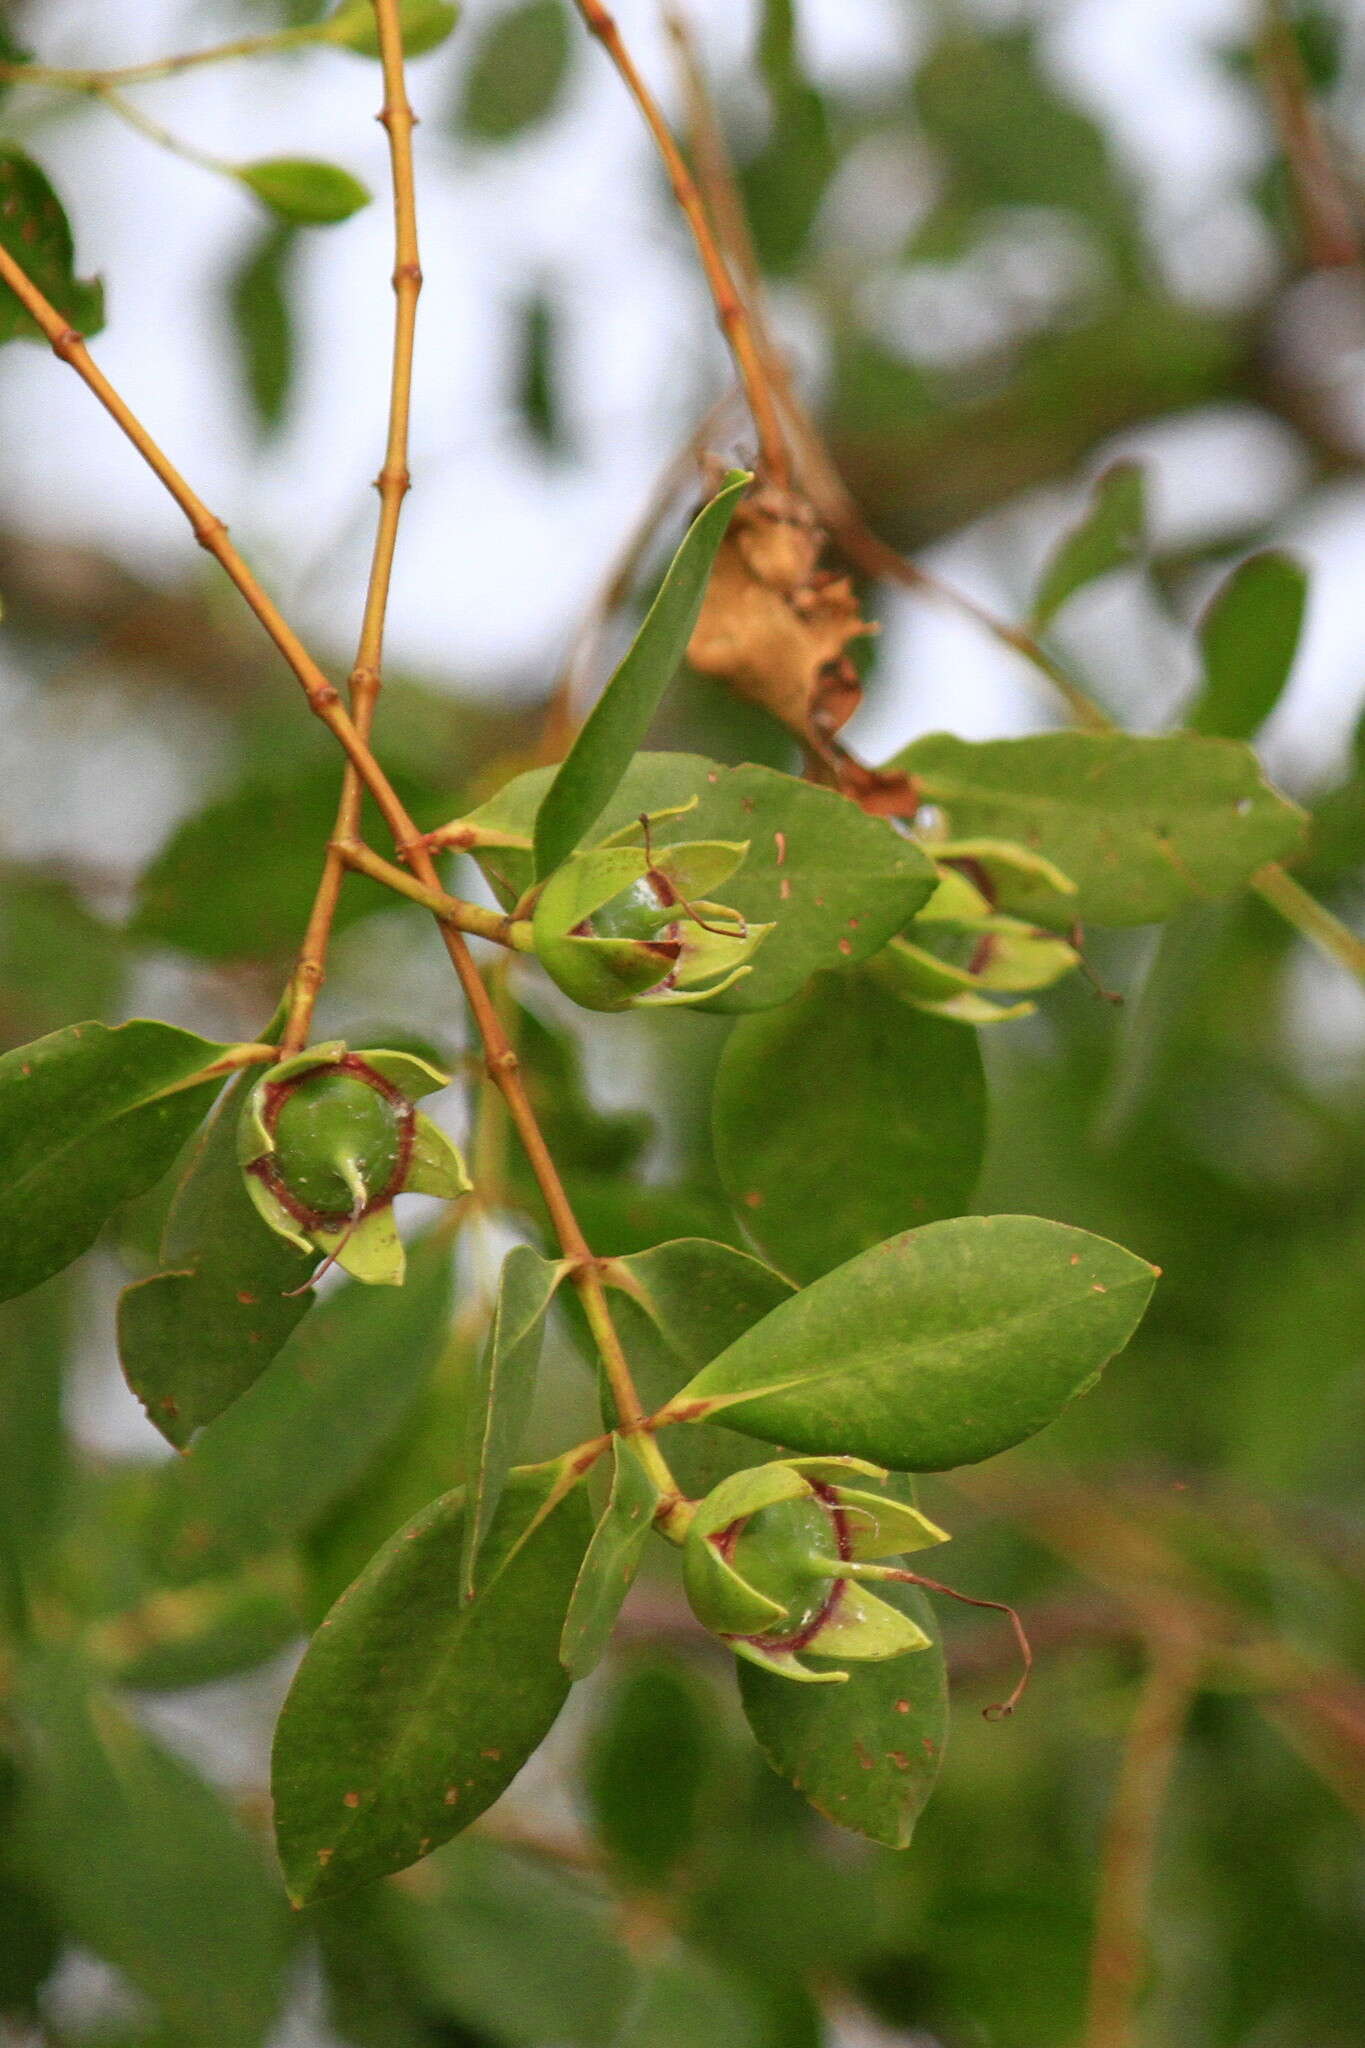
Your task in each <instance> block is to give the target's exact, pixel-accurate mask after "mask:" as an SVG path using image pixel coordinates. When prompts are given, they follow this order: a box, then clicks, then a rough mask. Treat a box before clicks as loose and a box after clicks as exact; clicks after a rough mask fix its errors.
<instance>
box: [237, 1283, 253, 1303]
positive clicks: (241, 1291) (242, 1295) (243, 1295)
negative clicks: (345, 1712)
mask: <svg viewBox="0 0 1365 2048" xmlns="http://www.w3.org/2000/svg"><path fill="white" fill-rule="evenodd" d="M237 1299H238V1301H240V1302H241V1304H242V1307H243V1308H254V1307H255V1306H256V1301H257V1297H256V1296H255V1295H254V1294H248V1293H247V1291H246V1289H245V1288H244V1287H239V1288H238V1290H237Z"/></svg>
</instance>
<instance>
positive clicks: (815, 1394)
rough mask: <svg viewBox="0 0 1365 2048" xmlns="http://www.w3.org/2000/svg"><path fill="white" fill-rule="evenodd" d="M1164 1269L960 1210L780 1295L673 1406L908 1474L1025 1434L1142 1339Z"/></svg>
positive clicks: (1022, 1221)
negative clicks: (1139, 1332)
mask: <svg viewBox="0 0 1365 2048" xmlns="http://www.w3.org/2000/svg"><path fill="white" fill-rule="evenodd" d="M1156 1277H1157V1275H1156V1270H1155V1268H1154V1267H1152V1266H1149V1265H1147V1264H1146V1262H1145V1261H1144V1260H1142V1259H1138V1258H1135V1257H1134V1256H1133V1254H1132V1253H1131V1252H1126V1251H1124V1250H1122V1249H1121V1247H1120V1246H1118V1245H1116V1244H1110V1243H1109V1241H1108V1239H1107V1238H1102V1237H1092V1236H1091V1235H1090V1233H1089V1232H1088V1231H1084V1230H1073V1229H1071V1228H1070V1227H1069V1226H1068V1225H1067V1224H1064V1223H1048V1222H1045V1221H1044V1220H1043V1219H1042V1218H1041V1217H1038V1216H963V1217H958V1218H956V1219H955V1220H953V1221H952V1222H947V1223H930V1224H926V1225H925V1227H924V1229H922V1230H910V1231H907V1232H906V1233H905V1234H904V1235H903V1236H901V1237H893V1238H890V1239H888V1241H887V1242H886V1243H885V1244H880V1245H876V1246H874V1248H873V1249H872V1250H871V1251H867V1252H862V1253H860V1255H859V1256H858V1257H857V1258H856V1259H850V1260H849V1262H848V1264H847V1265H846V1266H839V1267H836V1269H835V1270H834V1272H832V1273H827V1274H826V1275H825V1277H824V1278H823V1279H822V1280H817V1281H815V1282H814V1283H813V1284H812V1285H811V1286H810V1287H807V1288H805V1289H803V1290H802V1292H801V1293H800V1294H797V1295H795V1296H793V1298H792V1299H791V1300H790V1301H786V1302H783V1303H782V1304H781V1306H780V1307H778V1308H775V1309H774V1310H773V1311H772V1313H771V1314H770V1315H768V1316H766V1317H765V1318H764V1320H763V1321H762V1322H761V1323H758V1324H756V1325H755V1327H754V1328H753V1329H751V1330H750V1331H749V1332H748V1333H747V1334H746V1335H745V1336H743V1337H741V1338H740V1339H739V1340H738V1342H736V1343H734V1344H732V1345H731V1346H730V1348H729V1350H728V1351H723V1352H722V1353H721V1355H720V1357H719V1358H716V1359H713V1360H712V1362H711V1364H710V1365H708V1366H707V1367H706V1368H705V1370H704V1371H702V1372H700V1373H698V1375H697V1377H696V1378H695V1379H694V1380H692V1381H690V1382H689V1384H688V1385H687V1386H685V1387H684V1388H683V1389H682V1391H681V1393H680V1394H679V1396H678V1397H677V1400H676V1402H674V1403H673V1404H672V1405H673V1406H674V1407H685V1406H688V1405H690V1404H691V1403H692V1402H694V1401H705V1402H707V1403H712V1402H714V1404H715V1418H714V1419H717V1420H723V1421H724V1422H725V1424H726V1425H727V1427H728V1428H731V1429H738V1430H740V1431H742V1432H744V1433H745V1434H746V1435H753V1436H762V1437H764V1438H767V1439H770V1440H771V1441H773V1442H776V1443H781V1444H783V1445H785V1446H787V1447H788V1448H789V1449H791V1450H796V1451H808V1452H811V1453H813V1454H814V1455H816V1456H824V1455H826V1454H828V1453H832V1452H842V1453H851V1454H852V1455H854V1456H857V1457H863V1458H871V1459H872V1460H873V1461H874V1462H875V1463H876V1464H879V1465H889V1466H891V1467H892V1468H893V1469H895V1470H897V1471H909V1472H938V1471H943V1470H945V1469H946V1468H947V1467H949V1466H951V1465H972V1464H975V1463H976V1462H977V1461H978V1460H979V1459H981V1458H991V1457H994V1456H995V1454H996V1452H997V1451H1004V1450H1008V1449H1009V1448H1010V1447H1011V1445H1013V1444H1018V1443H1022V1442H1023V1441H1024V1439H1025V1437H1030V1436H1032V1435H1034V1433H1035V1432H1036V1431H1037V1430H1040V1429H1043V1428H1045V1427H1046V1425H1047V1424H1048V1423H1049V1422H1052V1421H1054V1420H1055V1419H1056V1417H1057V1416H1058V1415H1060V1413H1061V1411H1062V1409H1063V1408H1065V1407H1066V1405H1067V1403H1068V1402H1069V1401H1072V1400H1074V1399H1075V1398H1076V1396H1077V1395H1078V1394H1082V1393H1085V1392H1086V1390H1087V1389H1088V1388H1089V1387H1090V1386H1091V1385H1093V1383H1094V1381H1095V1379H1096V1378H1097V1376H1098V1374H1099V1372H1100V1371H1101V1369H1102V1367H1103V1366H1104V1365H1105V1364H1106V1363H1107V1361H1108V1360H1109V1359H1111V1358H1112V1357H1113V1356H1114V1354H1115V1352H1116V1351H1121V1350H1122V1349H1123V1346H1124V1345H1125V1344H1126V1343H1127V1342H1128V1339H1129V1338H1130V1337H1131V1336H1132V1334H1133V1331H1134V1330H1135V1329H1136V1328H1137V1325H1138V1322H1139V1321H1140V1319H1141V1316H1142V1312H1143V1310H1144V1309H1145V1308H1146V1306H1147V1302H1148V1299H1149V1298H1150V1295H1151V1292H1152V1288H1153V1285H1154V1284H1155V1281H1156Z"/></svg>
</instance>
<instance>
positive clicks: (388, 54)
mask: <svg viewBox="0 0 1365 2048" xmlns="http://www.w3.org/2000/svg"><path fill="white" fill-rule="evenodd" d="M374 10H375V22H376V25H377V28H378V31H379V53H380V61H381V63H382V65H383V69H384V104H383V107H382V108H381V110H380V114H379V119H380V121H381V122H382V124H383V126H384V129H385V132H386V133H387V135H388V138H389V166H390V174H391V177H392V181H393V239H394V265H393V279H392V283H393V294H394V319H393V354H392V367H391V370H390V375H389V424H388V434H387V438H386V441H385V446H384V466H383V468H382V469H381V470H380V472H379V476H378V479H377V485H378V490H379V521H378V525H377V527H376V529H375V537H374V552H373V554H372V556H371V559H370V579H369V585H368V588H367V590H366V593H365V612H364V617H363V619H362V621H361V627H360V641H359V645H358V646H357V648H356V657H355V665H354V667H353V668H352V670H351V675H350V681H349V684H348V690H349V694H350V700H351V715H352V717H353V718H354V719H355V723H356V730H357V732H358V733H359V734H360V735H361V737H362V738H363V739H364V740H365V741H366V742H367V743H368V741H369V738H370V734H371V732H372V731H373V729H374V714H375V706H376V704H377V702H378V699H379V692H380V689H381V687H382V680H383V666H384V625H385V620H386V618H387V615H388V602H389V589H390V586H391V584H392V581H393V560H394V552H395V549H396V547H397V544H398V522H399V519H400V517H401V516H402V511H403V500H404V498H405V497H406V496H407V493H408V490H409V488H410V486H411V483H412V478H411V475H410V473H409V470H408V423H409V419H410V416H411V410H412V359H413V349H414V345H415V342H416V335H417V301H418V298H419V296H420V294H421V290H422V263H421V254H420V250H419V246H418V240H417V194H416V184H415V179H414V173H413V161H412V131H413V126H414V117H413V112H412V106H411V103H410V102H409V100H408V93H407V84H406V80H405V77H404V70H403V37H402V30H401V28H400V25H399V18H398V4H397V0H374ZM364 799H365V789H364V784H363V782H362V780H361V777H360V774H359V771H358V770H357V769H356V767H355V765H354V763H353V762H350V761H348V762H347V764H346V767H345V770H344V772H343V775H342V780H341V798H340V801H339V803H338V805H337V814H336V823H335V825H334V826H333V828H332V840H331V843H330V844H329V846H328V849H327V856H326V859H325V860H324V862H323V869H322V876H321V879H320V880H319V882H318V888H317V894H316V896H315V897H314V899H313V908H312V911H311V913H310V915H309V918H308V927H307V930H306V931H305V933H304V938H303V945H302V947H301V949H300V952H299V960H298V965H297V967H296V968H295V970H294V979H293V984H292V990H291V995H290V1006H289V1018H288V1022H287V1023H286V1026H285V1031H284V1038H283V1046H282V1049H283V1051H284V1052H285V1053H286V1054H288V1053H291V1052H298V1051H299V1050H301V1048H302V1047H303V1046H305V1045H306V1044H307V1043H308V1036H309V1032H310V1031H311V1029H312V1023H313V1010H314V1006H315V1005H316V1003H317V998H318V991H319V990H320V989H321V987H322V984H323V981H324V980H325V979H326V974H327V952H328V947H329V945H330V943H331V936H332V925H333V922H334V920H335V918H336V911H337V904H338V903H339V902H340V900H341V891H342V887H343V884H344V882H345V878H346V860H345V858H344V856H343V854H342V852H341V851H340V848H341V847H342V846H343V845H344V844H346V843H347V842H350V841H355V840H358V839H359V837H360V816H361V810H362V808H363V805H364Z"/></svg>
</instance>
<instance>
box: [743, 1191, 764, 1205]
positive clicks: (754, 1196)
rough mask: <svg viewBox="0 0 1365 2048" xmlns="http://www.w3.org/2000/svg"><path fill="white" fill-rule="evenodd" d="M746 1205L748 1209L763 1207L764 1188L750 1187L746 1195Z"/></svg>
mask: <svg viewBox="0 0 1365 2048" xmlns="http://www.w3.org/2000/svg"><path fill="white" fill-rule="evenodd" d="M744 1206H745V1208H746V1209H761V1208H762V1207H763V1190H762V1189H761V1188H750V1189H749V1190H748V1192H747V1194H746V1195H745V1197H744Z"/></svg>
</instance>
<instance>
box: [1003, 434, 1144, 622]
mask: <svg viewBox="0 0 1365 2048" xmlns="http://www.w3.org/2000/svg"><path fill="white" fill-rule="evenodd" d="M1145 497H1146V491H1145V485H1144V482H1143V474H1142V470H1141V469H1140V468H1139V466H1138V464H1137V463H1135V462H1116V463H1114V464H1113V466H1112V467H1111V468H1109V469H1106V470H1105V471H1104V472H1103V474H1102V475H1100V476H1099V477H1097V478H1096V480H1095V485H1094V488H1093V490H1092V492H1091V496H1090V504H1089V506H1088V507H1087V509H1086V512H1085V514H1084V517H1083V518H1082V519H1081V520H1080V522H1079V523H1078V524H1077V525H1076V526H1074V527H1073V528H1072V529H1071V531H1070V533H1068V534H1067V535H1066V536H1065V537H1064V538H1063V540H1062V541H1061V542H1060V544H1059V545H1058V547H1057V549H1056V551H1055V552H1054V554H1053V556H1052V559H1051V560H1050V561H1049V562H1048V564H1047V567H1046V568H1045V569H1044V570H1043V573H1042V575H1041V577H1040V578H1039V581H1038V595H1037V596H1036V597H1035V599H1034V601H1033V617H1032V621H1031V623H1032V626H1033V630H1034V632H1035V633H1041V632H1044V631H1045V630H1046V628H1047V627H1048V626H1049V625H1051V623H1052V621H1053V619H1054V618H1055V617H1056V616H1057V613H1058V612H1059V611H1060V610H1061V609H1062V606H1063V605H1064V604H1065V603H1066V602H1067V601H1068V599H1069V598H1072V597H1074V596H1075V594H1076V592H1077V591H1078V590H1081V589H1083V588H1084V587H1085V585H1086V584H1087V583H1094V582H1096V581H1097V580H1098V579H1099V578H1100V577H1101V576H1108V575H1109V574H1111V572H1112V571H1113V570H1115V569H1123V568H1126V567H1127V566H1128V565H1129V563H1131V562H1134V561H1136V560H1137V558H1138V555H1139V553H1140V551H1141V549H1142V545H1143V539H1144V533H1145V521H1146V504H1145Z"/></svg>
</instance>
